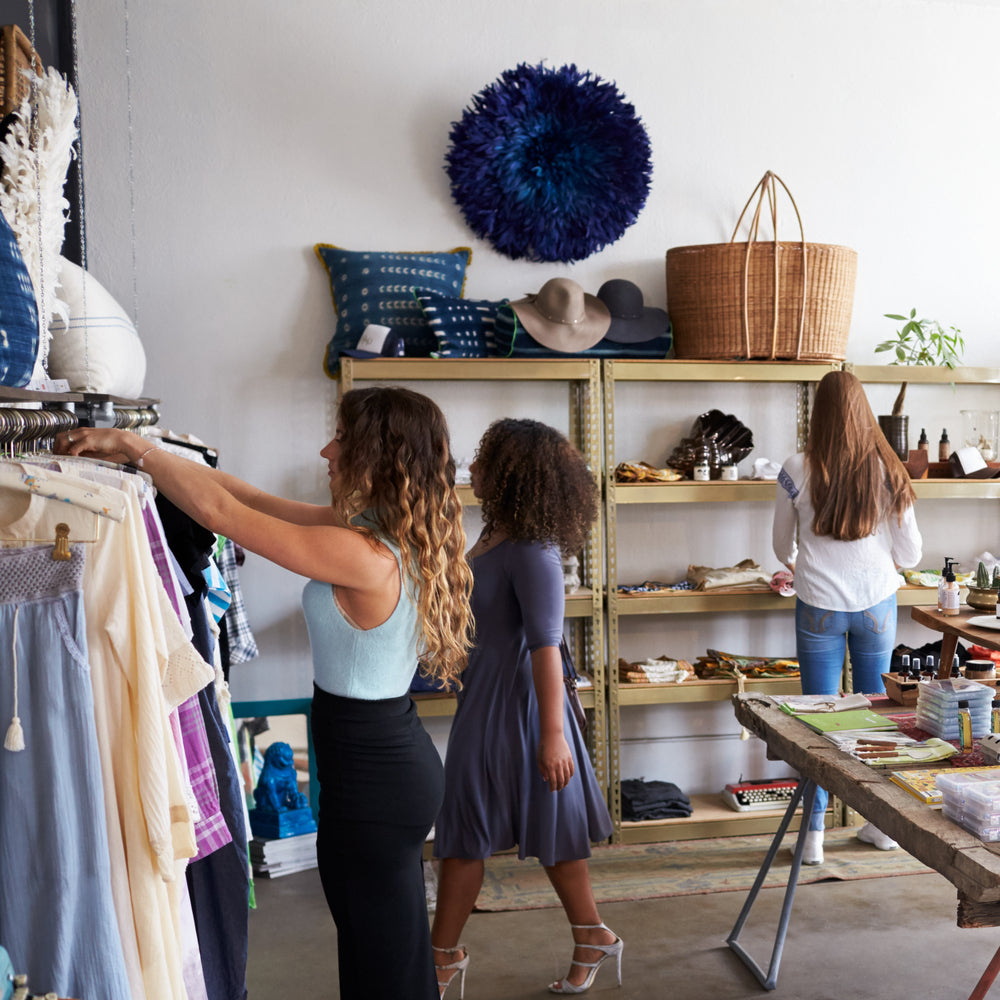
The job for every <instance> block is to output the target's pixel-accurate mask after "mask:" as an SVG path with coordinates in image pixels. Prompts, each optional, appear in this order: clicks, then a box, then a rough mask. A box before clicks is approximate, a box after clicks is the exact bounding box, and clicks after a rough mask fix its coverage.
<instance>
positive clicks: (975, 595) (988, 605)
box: [965, 587, 997, 612]
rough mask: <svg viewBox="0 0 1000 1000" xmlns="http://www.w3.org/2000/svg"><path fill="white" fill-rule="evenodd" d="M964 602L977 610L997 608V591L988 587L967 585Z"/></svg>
mask: <svg viewBox="0 0 1000 1000" xmlns="http://www.w3.org/2000/svg"><path fill="white" fill-rule="evenodd" d="M965 603H966V604H968V605H969V607H970V608H975V609H976V610H977V611H993V612H995V611H996V609H997V592H996V591H995V590H992V589H990V588H988V587H969V593H968V596H967V597H966V598H965Z"/></svg>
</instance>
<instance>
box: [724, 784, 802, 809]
mask: <svg viewBox="0 0 1000 1000" xmlns="http://www.w3.org/2000/svg"><path fill="white" fill-rule="evenodd" d="M798 787H799V782H798V779H797V778H777V779H775V778H762V779H760V780H758V781H737V782H731V783H730V784H728V785H726V787H725V788H724V789H723V791H722V800H723V801H724V802H725V803H726V805H727V806H729V807H730V808H731V809H735V810H737V812H752V811H753V810H755V809H783V808H784V807H785V806H787V805H788V801H789V799H791V797H792V796H793V795H794V794H795V789H796V788H798Z"/></svg>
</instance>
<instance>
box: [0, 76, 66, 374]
mask: <svg viewBox="0 0 1000 1000" xmlns="http://www.w3.org/2000/svg"><path fill="white" fill-rule="evenodd" d="M24 74H25V76H26V77H28V79H29V80H30V81H31V84H32V86H31V89H30V92H29V97H28V98H26V99H25V101H24V102H23V103H22V104H21V106H20V107H19V108H18V109H17V111H16V112H15V115H14V121H13V123H12V124H11V126H10V128H9V129H8V130H7V134H6V136H5V137H4V138H3V141H2V142H0V161H2V163H3V167H2V171H0V211H2V212H3V214H4V218H5V219H6V220H7V222H8V223H9V225H10V227H11V229H13V230H14V235H15V237H16V238H17V245H18V249H19V250H20V251H21V256H22V257H23V258H24V263H25V265H26V267H27V268H28V274H29V275H30V276H31V281H32V284H33V285H34V287H35V298H36V299H37V301H38V324H39V330H38V345H39V346H38V358H37V360H36V362H35V371H34V374H33V378H45V377H46V367H45V365H46V361H47V359H48V353H49V323H50V321H51V319H52V317H53V316H62V317H63V318H64V320H67V321H68V310H67V308H66V306H65V304H64V303H62V302H60V301H59V299H58V297H57V295H56V291H57V289H58V287H59V254H60V252H61V250H62V245H63V239H64V236H65V229H66V220H67V218H68V217H69V208H70V204H69V202H68V201H67V200H66V198H65V196H64V195H63V189H64V187H65V184H66V173H67V171H68V170H69V165H70V162H71V160H72V159H73V157H74V156H75V155H76V150H75V147H74V143H75V142H76V138H77V135H78V134H79V131H78V128H77V123H76V117H77V109H78V105H77V99H76V93H75V92H74V91H73V88H72V86H71V85H70V84H69V81H68V80H67V79H66V78H65V77H64V76H63V75H62V74H61V73H59V72H58V70H56V69H53V68H51V67H50V68H49V69H48V70H46V72H45V73H44V74H43V75H41V76H38V75H37V74H35V73H32V72H31V71H30V70H26V71H24ZM32 107H34V109H35V120H34V122H32Z"/></svg>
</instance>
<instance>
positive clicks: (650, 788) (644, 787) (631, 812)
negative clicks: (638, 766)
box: [621, 778, 691, 822]
mask: <svg viewBox="0 0 1000 1000" xmlns="http://www.w3.org/2000/svg"><path fill="white" fill-rule="evenodd" d="M621 791H622V819H624V820H631V821H633V822H634V821H637V820H644V819H669V818H671V817H674V816H690V815H691V800H690V799H689V798H688V797H687V796H686V795H685V794H684V793H683V792H682V791H681V790H680V789H679V788H678V787H677V786H676V785H675V784H673V782H670V781H646V780H644V779H643V778H626V779H625V780H624V781H623V782H622V784H621Z"/></svg>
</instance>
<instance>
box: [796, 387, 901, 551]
mask: <svg viewBox="0 0 1000 1000" xmlns="http://www.w3.org/2000/svg"><path fill="white" fill-rule="evenodd" d="M805 457H806V467H807V468H808V470H809V494H810V496H811V498H812V504H813V510H814V512H815V513H814V516H813V523H812V530H813V532H814V533H815V534H817V535H829V536H830V537H832V538H835V539H837V540H838V541H842V542H853V541H856V540H857V539H859V538H866V537H867V536H868V535H871V534H874V533H875V531H876V530H877V529H878V526H879V524H880V523H881V522H882V520H883V519H884V518H886V517H888V516H889V515H890V514H892V515H895V517H896V519H897V521H898V522H900V523H901V522H902V518H903V514H904V513H905V512H906V509H907V507H909V506H910V504H912V503H913V500H914V492H913V487H912V486H911V485H910V477H909V475H908V474H907V471H906V469H905V468H904V467H903V463H902V462H901V461H900V460H899V456H898V455H897V454H896V453H895V452H894V451H893V450H892V448H891V447H890V446H889V442H888V441H887V440H886V438H885V435H884V434H883V433H882V430H881V428H880V427H879V425H878V422H877V421H876V419H875V415H874V414H873V413H872V408H871V406H870V405H869V403H868V399H867V397H866V396H865V391H864V388H863V386H862V385H861V382H860V381H859V380H858V378H857V377H856V376H855V375H852V374H851V373H850V372H843V371H835V372H828V373H827V374H826V375H824V376H823V378H822V379H821V380H820V383H819V385H818V386H817V387H816V398H815V401H814V403H813V411H812V418H811V420H810V422H809V441H808V443H807V444H806V452H805Z"/></svg>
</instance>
